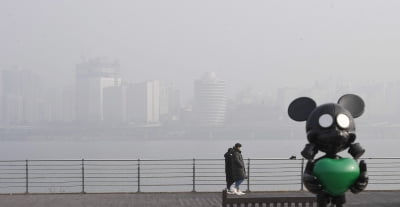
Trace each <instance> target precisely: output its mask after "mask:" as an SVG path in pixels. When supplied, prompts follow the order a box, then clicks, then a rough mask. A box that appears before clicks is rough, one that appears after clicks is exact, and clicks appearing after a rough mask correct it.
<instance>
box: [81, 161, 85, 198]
mask: <svg viewBox="0 0 400 207" xmlns="http://www.w3.org/2000/svg"><path fill="white" fill-rule="evenodd" d="M81 166H82V170H81V171H82V193H85V160H84V159H82V164H81Z"/></svg>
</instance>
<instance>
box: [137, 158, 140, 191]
mask: <svg viewBox="0 0 400 207" xmlns="http://www.w3.org/2000/svg"><path fill="white" fill-rule="evenodd" d="M137 192H138V193H140V159H138V160H137Z"/></svg>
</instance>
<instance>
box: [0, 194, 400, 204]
mask: <svg viewBox="0 0 400 207" xmlns="http://www.w3.org/2000/svg"><path fill="white" fill-rule="evenodd" d="M302 195H310V194H309V193H308V192H265V193H262V192H257V193H249V194H247V195H246V196H302ZM347 195H348V196H347V205H346V206H348V207H380V206H382V207H398V206H400V191H386V192H375V191H370V192H362V193H360V194H358V195H353V194H351V193H348V194H347ZM221 196H222V195H221V193H217V192H213V193H133V194H128V193H127V194H28V195H24V194H18V195H17V194H15V195H0V206H1V207H160V206H162V207H219V206H221V200H222V197H221Z"/></svg>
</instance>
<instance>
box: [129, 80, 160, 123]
mask: <svg viewBox="0 0 400 207" xmlns="http://www.w3.org/2000/svg"><path fill="white" fill-rule="evenodd" d="M126 100H127V114H128V116H127V118H128V121H129V122H131V123H134V124H151V123H159V122H160V81H158V80H155V81H146V82H143V83H134V84H130V85H129V86H128V88H127V97H126Z"/></svg>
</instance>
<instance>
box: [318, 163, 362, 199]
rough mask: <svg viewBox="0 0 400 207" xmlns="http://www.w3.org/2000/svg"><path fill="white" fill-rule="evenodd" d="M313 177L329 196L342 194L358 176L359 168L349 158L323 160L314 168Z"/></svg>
mask: <svg viewBox="0 0 400 207" xmlns="http://www.w3.org/2000/svg"><path fill="white" fill-rule="evenodd" d="M313 172H314V175H315V176H316V177H317V178H318V180H319V181H320V182H321V184H322V186H323V187H324V189H325V191H326V192H328V193H329V194H330V195H333V196H338V195H342V194H344V193H345V192H346V191H347V190H348V189H349V188H350V187H351V186H352V185H353V184H354V183H355V182H356V180H357V179H358V177H359V176H360V167H359V166H358V164H357V162H356V160H354V159H351V158H341V159H331V158H323V159H320V160H319V161H317V163H315V166H314V170H313Z"/></svg>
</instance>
